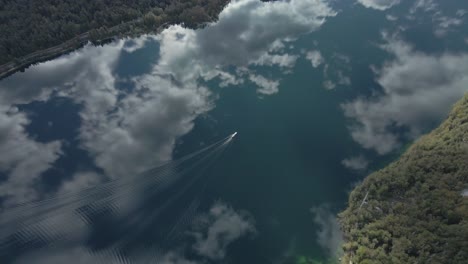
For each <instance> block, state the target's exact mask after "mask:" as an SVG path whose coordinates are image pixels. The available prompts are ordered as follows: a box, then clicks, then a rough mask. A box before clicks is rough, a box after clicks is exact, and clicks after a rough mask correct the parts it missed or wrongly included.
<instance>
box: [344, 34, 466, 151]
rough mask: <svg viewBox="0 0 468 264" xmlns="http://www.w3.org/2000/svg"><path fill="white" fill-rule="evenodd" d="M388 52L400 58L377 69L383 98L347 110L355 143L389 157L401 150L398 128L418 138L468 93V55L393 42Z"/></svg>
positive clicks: (348, 106)
mask: <svg viewBox="0 0 468 264" xmlns="http://www.w3.org/2000/svg"><path fill="white" fill-rule="evenodd" d="M388 41H389V42H388V44H387V45H385V47H384V48H385V49H386V50H387V51H389V52H390V53H391V54H393V55H394V56H395V59H394V60H392V61H389V62H387V63H385V64H384V66H383V67H382V68H381V69H380V70H378V72H377V74H378V77H377V82H378V83H379V84H380V85H381V86H382V88H383V94H382V95H380V96H373V97H371V98H358V99H356V100H354V101H352V102H350V103H346V104H344V105H343V109H344V111H345V115H346V116H348V117H350V118H353V119H354V120H355V121H356V124H355V125H353V126H351V127H350V129H351V134H352V137H353V138H354V140H355V141H357V142H358V143H360V144H361V145H362V146H363V147H364V148H368V149H374V150H376V151H377V152H378V153H379V154H386V153H388V152H390V151H392V150H394V149H395V148H397V147H398V146H399V145H400V142H401V137H400V136H399V135H398V134H397V133H395V132H394V129H395V128H403V129H407V130H408V131H409V132H408V133H407V134H406V135H403V137H404V138H406V139H408V138H409V139H413V138H415V137H417V136H419V135H420V134H421V133H422V132H424V131H425V130H426V129H429V128H431V127H432V126H433V125H434V123H437V122H440V121H441V120H442V119H443V118H444V117H445V116H446V115H447V114H448V112H449V110H450V109H451V107H452V105H453V104H454V103H455V102H456V101H457V100H458V99H459V98H461V97H462V96H463V94H464V93H465V92H466V91H467V89H468V54H466V53H461V54H450V53H445V54H442V55H427V54H424V53H420V52H417V51H414V50H413V49H412V48H411V47H410V46H409V45H408V44H406V43H404V42H401V41H398V40H394V39H391V40H388Z"/></svg>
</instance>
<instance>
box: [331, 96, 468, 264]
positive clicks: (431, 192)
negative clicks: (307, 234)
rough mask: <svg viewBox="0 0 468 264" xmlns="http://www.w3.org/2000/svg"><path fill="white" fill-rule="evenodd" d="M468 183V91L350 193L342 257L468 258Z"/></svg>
mask: <svg viewBox="0 0 468 264" xmlns="http://www.w3.org/2000/svg"><path fill="white" fill-rule="evenodd" d="M467 189H468V95H466V96H465V97H464V98H463V99H462V100H461V101H460V102H458V103H457V104H456V105H455V107H454V108H453V110H452V112H451V114H450V115H449V116H448V118H447V119H446V121H445V122H444V123H443V124H442V125H441V126H440V127H439V128H437V129H435V130H434V131H433V132H432V133H430V134H428V135H426V136H424V137H422V138H421V139H419V140H418V141H417V142H415V143H414V144H413V145H412V146H411V147H410V148H409V149H408V150H407V151H406V152H405V153H404V154H403V155H402V156H401V157H400V158H399V159H398V160H397V161H395V162H393V163H392V164H390V165H389V166H387V167H386V168H384V169H382V170H380V171H377V172H375V173H373V174H371V175H370V176H368V177H367V178H366V179H365V180H364V182H363V183H362V184H361V185H359V186H358V187H357V188H356V189H355V190H354V191H353V192H352V193H351V195H350V198H349V205H348V208H347V209H346V210H345V211H344V212H342V213H341V214H340V221H341V225H342V229H343V232H344V235H345V239H346V243H345V245H344V250H345V256H344V257H343V263H350V261H351V262H352V263H368V264H370V263H466V260H467V259H468V197H466V194H464V192H465V190H467ZM366 194H367V198H366V199H365V197H366Z"/></svg>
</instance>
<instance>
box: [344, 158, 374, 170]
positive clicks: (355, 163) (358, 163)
mask: <svg viewBox="0 0 468 264" xmlns="http://www.w3.org/2000/svg"><path fill="white" fill-rule="evenodd" d="M341 163H342V164H343V166H345V167H346V168H349V169H352V170H358V171H359V170H364V169H366V168H367V166H368V165H369V161H368V160H367V159H366V158H365V157H364V156H362V155H360V156H355V157H351V158H347V159H344V160H343V161H342V162H341Z"/></svg>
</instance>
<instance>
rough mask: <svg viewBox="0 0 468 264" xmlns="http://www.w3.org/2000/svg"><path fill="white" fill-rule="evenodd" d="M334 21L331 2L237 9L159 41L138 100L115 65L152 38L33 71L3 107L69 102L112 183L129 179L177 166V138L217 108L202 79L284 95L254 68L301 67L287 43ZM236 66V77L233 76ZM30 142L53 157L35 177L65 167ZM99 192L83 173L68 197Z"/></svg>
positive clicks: (6, 89)
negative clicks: (54, 99)
mask: <svg viewBox="0 0 468 264" xmlns="http://www.w3.org/2000/svg"><path fill="white" fill-rule="evenodd" d="M334 15H336V13H335V12H334V11H333V10H332V9H331V8H330V7H329V6H328V4H327V1H325V0H291V1H274V2H262V1H259V0H238V1H232V2H231V3H229V4H228V5H227V6H226V8H225V9H224V10H223V11H222V12H221V14H220V15H219V20H218V21H217V22H215V23H211V24H209V25H207V26H206V27H205V28H203V29H200V30H191V29H185V28H183V27H181V26H178V25H175V26H171V27H169V28H168V29H166V30H164V31H163V32H162V33H161V34H159V35H158V36H156V37H155V39H156V40H157V41H159V42H160V59H159V61H158V62H157V63H156V64H155V65H154V68H153V70H152V72H151V73H150V74H147V75H144V76H139V77H137V78H134V79H133V80H131V81H130V82H131V83H133V84H135V85H136V87H135V89H134V90H132V91H122V90H119V89H117V88H116V83H117V81H118V80H117V79H116V78H117V77H116V76H115V68H116V65H117V63H118V62H119V59H120V55H121V53H122V51H127V52H134V51H135V50H137V49H140V48H141V47H142V46H143V44H144V43H145V42H146V41H147V39H148V38H152V37H148V36H146V37H142V38H139V39H137V40H132V41H125V40H122V41H117V42H115V43H113V44H110V45H106V46H103V47H93V46H90V45H89V46H85V47H84V48H83V49H81V50H79V51H76V52H73V53H71V54H69V55H65V56H62V57H60V58H58V59H55V60H52V61H49V62H45V63H41V64H39V65H36V66H33V67H31V68H29V69H28V70H27V71H26V72H25V73H18V74H15V75H13V76H11V77H9V78H7V79H5V80H3V81H2V82H1V83H0V102H2V104H4V105H14V104H23V103H24V104H26V103H30V102H32V101H37V100H41V101H47V100H48V99H49V98H50V97H51V96H53V95H60V96H64V97H68V98H71V99H72V100H74V102H75V103H77V104H80V105H82V107H83V108H82V110H81V112H80V117H81V120H82V124H81V127H80V130H79V132H80V135H79V140H80V144H81V147H82V148H83V149H84V150H86V151H88V152H89V153H90V155H91V157H92V158H94V160H95V163H96V165H97V166H99V167H100V168H102V169H103V170H104V172H105V174H106V176H108V177H121V176H127V175H130V174H134V173H137V172H139V171H142V170H145V169H147V168H149V167H153V166H154V165H157V164H158V163H160V162H161V161H165V160H169V159H171V156H172V151H173V148H174V142H175V141H176V139H177V138H178V137H180V136H182V135H184V134H186V133H188V132H189V131H190V130H191V129H192V127H193V121H194V119H195V118H196V117H197V116H199V115H201V114H203V113H205V112H206V111H208V110H209V109H211V108H212V107H213V102H212V100H211V94H210V92H209V91H208V90H207V89H206V88H204V87H201V86H200V85H199V82H198V81H199V80H200V79H205V80H210V79H213V78H219V80H220V82H221V84H220V86H228V85H238V84H242V83H243V82H244V81H245V80H250V81H253V82H255V83H256V84H257V85H258V86H260V89H259V90H258V92H259V93H262V94H273V93H276V92H277V91H278V87H279V81H278V80H269V79H267V78H265V77H263V76H259V75H255V74H252V73H250V71H249V69H248V67H250V66H255V65H262V66H278V67H280V68H286V69H288V68H291V67H293V66H294V64H295V62H296V60H297V56H296V55H291V54H287V53H285V49H286V48H285V43H286V42H288V41H290V40H292V39H295V38H297V37H298V36H299V35H301V34H305V33H309V32H312V31H314V30H317V29H318V28H320V26H321V25H322V24H323V23H324V22H325V21H326V18H327V17H330V16H334ZM229 66H234V67H235V68H236V70H234V72H231V71H228V70H226V68H228V67H229ZM239 69H243V70H239ZM18 122H20V121H18ZM21 122H23V123H24V122H26V121H21ZM21 122H20V123H21ZM15 133H17V132H15ZM23 134H24V133H23ZM23 138H24V139H22V141H20V142H22V144H24V145H25V146H27V147H26V148H31V149H45V150H46V151H45V153H44V155H41V156H40V157H38V158H37V159H39V158H40V159H42V163H43V164H46V165H41V166H38V167H37V168H36V169H35V170H32V169H31V168H29V167H28V170H29V171H30V174H31V175H32V173H33V172H35V173H39V174H40V172H42V171H44V170H45V169H46V168H47V167H48V166H50V163H52V162H53V161H54V160H55V159H56V158H57V155H58V149H59V147H60V145H59V143H58V142H53V143H50V144H43V145H38V144H37V143H34V144H35V145H34V144H33V141H32V140H31V139H28V138H27V137H26V136H25V137H23ZM9 144H10V143H9ZM19 149H20V148H19ZM30 152H31V151H30ZM31 159H32V158H31ZM26 160H27V159H26ZM28 162H29V161H28ZM31 163H32V161H30V162H29V163H27V164H31ZM24 164H26V163H24ZM5 166H6V165H5ZM24 166H26V165H24ZM19 168H20V167H18V170H19ZM36 176H37V175H36ZM36 176H35V177H36ZM95 176H96V177H98V176H97V175H95ZM79 177H83V179H79ZM21 179H22V180H24V181H25V182H24V183H22V184H24V185H25V186H27V185H29V184H31V182H29V181H30V180H31V179H32V178H27V177H23V178H21V177H18V178H17V180H18V181H21ZM92 183H94V180H93V179H92V174H77V175H75V177H74V178H73V180H72V181H71V182H67V183H65V186H63V189H64V190H68V189H74V188H80V186H82V185H87V184H92ZM18 184H19V183H18ZM18 194H19V193H18Z"/></svg>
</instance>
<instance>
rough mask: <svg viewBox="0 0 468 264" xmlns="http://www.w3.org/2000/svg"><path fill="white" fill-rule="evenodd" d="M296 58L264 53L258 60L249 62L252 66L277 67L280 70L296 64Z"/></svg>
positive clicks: (287, 55) (294, 56)
mask: <svg viewBox="0 0 468 264" xmlns="http://www.w3.org/2000/svg"><path fill="white" fill-rule="evenodd" d="M297 58H298V56H296V55H289V54H282V55H277V54H270V53H265V54H263V55H262V56H260V58H258V60H256V61H253V62H251V64H252V65H258V66H274V65H277V66H279V67H282V68H292V67H294V65H295V64H296V60H297Z"/></svg>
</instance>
